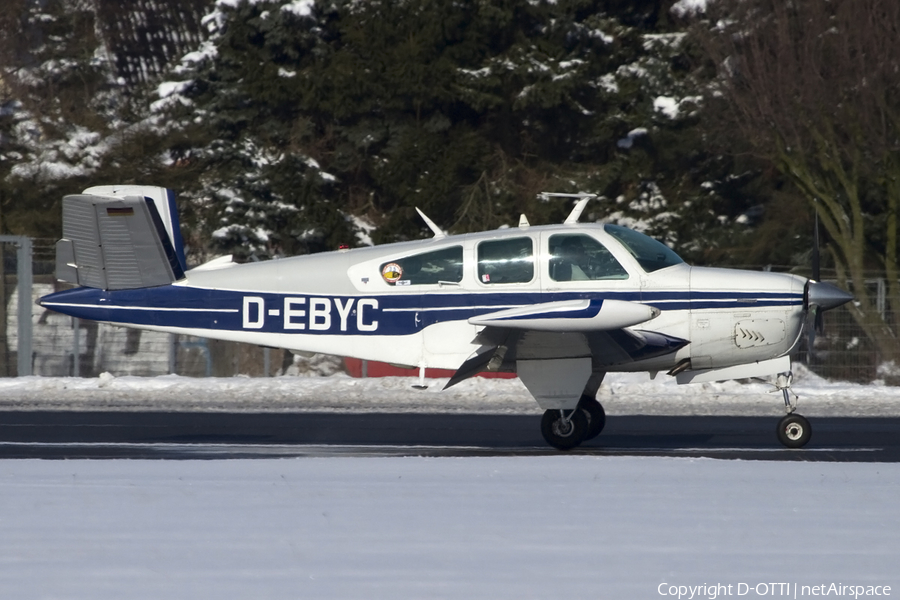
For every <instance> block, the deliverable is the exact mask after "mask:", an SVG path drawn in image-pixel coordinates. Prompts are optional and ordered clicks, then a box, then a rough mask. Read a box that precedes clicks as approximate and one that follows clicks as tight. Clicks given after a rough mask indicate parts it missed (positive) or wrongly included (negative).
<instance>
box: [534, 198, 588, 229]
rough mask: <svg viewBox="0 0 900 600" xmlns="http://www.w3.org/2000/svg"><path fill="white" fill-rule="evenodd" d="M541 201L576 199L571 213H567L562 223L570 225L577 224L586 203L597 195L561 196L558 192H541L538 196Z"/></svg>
mask: <svg viewBox="0 0 900 600" xmlns="http://www.w3.org/2000/svg"><path fill="white" fill-rule="evenodd" d="M538 196H540V198H541V200H549V199H550V198H578V199H579V200H578V202H576V203H575V207H574V208H573V209H572V212H570V213H569V216H568V217H566V220H565V221H563V222H564V223H565V224H566V225H572V224H573V223H577V222H578V219H579V217H581V213H583V212H584V207H585V206H587V203H588V202H589V201H590V200H591V198H596V197H597V194H587V193H585V192H579V193H577V194H562V193H558V192H541V193H540V194H538Z"/></svg>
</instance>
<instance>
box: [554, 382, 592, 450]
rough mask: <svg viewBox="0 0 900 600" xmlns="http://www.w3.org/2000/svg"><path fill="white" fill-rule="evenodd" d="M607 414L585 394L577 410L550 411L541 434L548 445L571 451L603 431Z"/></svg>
mask: <svg viewBox="0 0 900 600" xmlns="http://www.w3.org/2000/svg"><path fill="white" fill-rule="evenodd" d="M604 425H606V413H605V412H604V411H603V406H602V405H601V404H600V403H599V402H597V400H595V399H594V398H592V397H591V396H588V395H587V394H584V395H582V396H581V399H580V400H579V401H578V406H577V407H576V408H575V410H559V409H550V410H547V411H545V412H544V416H543V417H542V418H541V433H542V434H543V435H544V439H545V440H546V441H547V443H548V444H550V445H551V446H553V447H554V448H557V449H559V450H571V449H572V448H574V447H576V446H578V445H579V444H581V443H582V442H586V441H588V440H592V439H594V438H595V437H597V436H598V435H600V432H601V431H603V426H604Z"/></svg>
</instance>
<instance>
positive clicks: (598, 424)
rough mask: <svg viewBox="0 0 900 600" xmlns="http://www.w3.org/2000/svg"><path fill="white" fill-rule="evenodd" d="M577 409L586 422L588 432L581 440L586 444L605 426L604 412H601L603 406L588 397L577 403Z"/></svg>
mask: <svg viewBox="0 0 900 600" xmlns="http://www.w3.org/2000/svg"><path fill="white" fill-rule="evenodd" d="M578 408H580V409H581V412H583V413H584V416H586V417H587V420H588V430H587V433H586V434H585V436H584V439H583V440H582V441H583V442H586V441H588V440H592V439H594V438H595V437H597V436H598V435H600V432H601V431H603V427H604V426H606V412H605V411H604V410H603V405H602V404H600V403H599V402H598V401H597V399H596V398H592V397H590V396H588V395H583V396H582V397H581V400H579V401H578Z"/></svg>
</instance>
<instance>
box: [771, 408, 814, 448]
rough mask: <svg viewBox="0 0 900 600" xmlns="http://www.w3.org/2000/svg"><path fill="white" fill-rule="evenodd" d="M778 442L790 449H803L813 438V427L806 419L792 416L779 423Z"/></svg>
mask: <svg viewBox="0 0 900 600" xmlns="http://www.w3.org/2000/svg"><path fill="white" fill-rule="evenodd" d="M775 432H776V433H777V434H778V441H779V442H781V443H782V444H784V445H785V446H787V447H788V448H802V447H803V446H805V445H806V444H807V443H808V442H809V439H810V438H811V437H812V427H811V426H810V424H809V421H807V420H806V418H805V417H802V416H801V415H797V414H790V415H787V416H786V417H784V418H782V419H781V420H780V421H778V428H777V429H776V430H775Z"/></svg>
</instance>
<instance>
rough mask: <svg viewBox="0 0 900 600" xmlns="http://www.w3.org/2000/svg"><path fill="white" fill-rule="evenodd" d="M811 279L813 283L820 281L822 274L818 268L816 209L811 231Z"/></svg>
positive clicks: (817, 220) (817, 216) (817, 217)
mask: <svg viewBox="0 0 900 600" xmlns="http://www.w3.org/2000/svg"><path fill="white" fill-rule="evenodd" d="M812 278H813V279H814V280H815V281H822V273H821V271H820V267H819V210H818V209H816V225H815V228H814V229H813V251H812Z"/></svg>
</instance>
